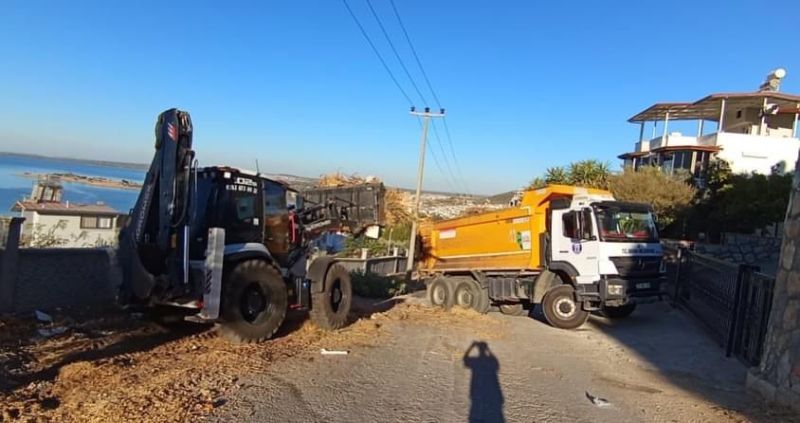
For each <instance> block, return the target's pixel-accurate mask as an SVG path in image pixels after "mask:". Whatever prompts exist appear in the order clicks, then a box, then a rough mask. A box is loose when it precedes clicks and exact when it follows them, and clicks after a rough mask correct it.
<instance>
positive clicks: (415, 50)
mask: <svg viewBox="0 0 800 423" xmlns="http://www.w3.org/2000/svg"><path fill="white" fill-rule="evenodd" d="M389 3H391V5H392V10H394V16H395V17H397V23H399V24H400V28H401V29H402V30H403V35H405V37H406V41H407V42H408V46H409V47H411V53H413V54H414V59H415V60H416V61H417V65H418V66H419V70H420V71H422V77H423V78H425V83H426V84H427V85H428V89H429V90H431V94H433V99H434V100H436V106H437V107H439V108H440V109H441V108H442V103H441V102H440V101H439V96H437V95H436V91H435V90H434V89H433V85H431V80H430V79H428V74H427V73H426V72H425V68H424V67H422V61H421V60H419V55H418V54H417V49H415V48H414V44H413V43H412V42H411V37H409V36H408V31H406V26H405V25H404V24H403V20H402V19H400V13H399V12H398V11H397V6H395V4H394V0H389Z"/></svg>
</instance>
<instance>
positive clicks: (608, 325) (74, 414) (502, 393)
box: [0, 298, 792, 423]
mask: <svg viewBox="0 0 800 423" xmlns="http://www.w3.org/2000/svg"><path fill="white" fill-rule="evenodd" d="M420 303H421V301H420V300H419V299H418V298H406V299H404V300H403V302H401V303H399V304H396V305H394V306H393V307H391V308H390V309H389V310H383V311H382V312H376V309H380V306H375V305H374V304H366V305H365V304H363V303H359V304H358V305H359V309H358V310H357V311H356V317H360V318H359V319H358V320H357V321H356V322H355V323H354V324H352V325H351V326H349V327H348V328H346V329H344V330H341V331H337V332H333V333H330V332H324V331H321V330H319V329H317V328H316V327H314V326H313V325H311V324H309V322H307V321H305V320H304V319H303V316H302V315H297V316H294V317H293V318H292V319H291V320H290V321H289V322H288V323H287V324H286V325H285V327H284V328H283V329H282V331H281V332H280V334H279V336H278V338H277V339H275V340H272V341H269V342H266V343H263V344H256V345H237V344H231V343H230V342H227V341H226V340H224V339H221V338H220V337H219V336H217V335H216V334H215V333H214V331H213V330H212V329H211V328H210V326H198V325H188V324H184V325H178V326H177V327H171V328H165V327H163V326H162V325H154V324H152V323H151V322H149V321H147V320H143V319H141V318H132V317H131V316H130V315H125V314H122V315H119V314H118V315H110V316H108V315H107V316H105V317H103V318H101V319H87V320H84V319H81V318H75V319H70V318H67V317H63V318H62V317H56V319H55V320H56V321H55V322H54V323H52V324H46V325H43V324H41V323H39V324H37V323H35V322H31V321H30V320H22V321H15V320H13V319H11V320H8V319H6V320H3V319H0V422H3V423H5V422H16V421H58V422H62V421H63V422H72V421H80V422H107V421H120V420H122V421H147V422H189V421H192V422H194V421H199V420H202V419H207V420H209V421H218V422H226V421H275V422H293V421H296V422H301V421H302V422H309V421H311V422H313V421H319V422H323V421H324V422H354V421H369V422H373V421H380V422H382V421H386V422H394V421H408V422H422V421H425V422H431V421H436V422H460V421H489V422H493V421H503V420H505V421H522V422H530V421H593V422H594V421H601V422H602V421H608V422H612V421H613V422H617V421H682V422H683V421H698V422H700V421H702V422H729V421H764V422H766V421H770V422H773V421H790V420H791V417H792V416H790V415H786V414H776V413H775V412H774V411H773V412H769V411H768V410H765V409H763V408H762V407H760V406H759V404H758V403H756V402H754V401H751V400H750V399H749V398H748V397H747V396H746V395H745V393H744V392H743V381H744V377H745V369H744V368H743V367H742V366H741V365H740V364H739V363H738V362H737V361H734V360H732V359H725V358H724V357H723V354H722V351H721V350H720V349H719V348H718V347H717V346H716V345H714V344H713V343H712V342H711V341H710V340H709V339H708V338H707V337H706V336H705V334H704V333H702V332H700V330H699V329H698V328H697V325H696V324H695V323H694V322H692V321H691V320H690V319H689V318H688V317H687V316H686V315H685V314H683V313H682V312H680V311H678V310H674V309H672V308H670V307H669V306H668V305H666V304H656V305H651V306H646V307H643V308H641V309H640V310H637V312H636V313H635V314H634V315H633V316H632V317H631V318H630V319H629V320H625V321H621V322H610V321H608V320H605V319H601V318H592V319H591V320H590V322H589V323H588V324H587V325H585V326H584V327H583V328H581V329H579V330H576V331H562V330H557V329H553V328H551V327H549V326H547V325H546V324H544V323H541V322H539V321H536V320H534V319H532V318H524V317H507V316H503V315H501V314H499V313H490V314H488V315H478V314H475V313H474V312H471V311H463V310H455V311H451V312H445V311H441V310H438V309H433V308H430V307H426V306H423V305H421V304H420ZM43 327H44V328H50V327H63V328H67V331H66V332H65V333H63V334H60V335H57V336H54V337H49V338H45V339H41V338H40V337H38V335H36V333H37V330H40V329H42V328H43ZM322 348H326V349H333V350H346V351H349V354H348V355H345V356H323V355H321V354H320V349H322ZM592 398H594V402H593V401H592Z"/></svg>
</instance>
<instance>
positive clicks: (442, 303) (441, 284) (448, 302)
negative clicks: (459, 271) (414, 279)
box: [428, 277, 455, 310]
mask: <svg viewBox="0 0 800 423" xmlns="http://www.w3.org/2000/svg"><path fill="white" fill-rule="evenodd" d="M454 297H455V290H454V289H453V284H452V283H450V281H449V280H447V279H446V278H443V277H438V278H435V279H434V280H432V281H431V282H430V283H428V299H429V300H430V302H431V305H433V306H434V307H441V308H443V309H445V310H449V309H450V308H451V307H453V304H454V302H455V298H454Z"/></svg>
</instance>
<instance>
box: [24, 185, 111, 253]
mask: <svg viewBox="0 0 800 423" xmlns="http://www.w3.org/2000/svg"><path fill="white" fill-rule="evenodd" d="M63 191H64V188H63V187H62V186H61V183H60V182H59V181H58V180H57V179H53V178H48V177H44V178H40V179H39V181H38V182H37V183H36V184H34V186H33V190H32V191H31V196H30V197H29V198H26V199H25V200H22V201H17V202H16V203H15V204H14V206H12V207H11V211H15V212H19V214H20V216H21V217H24V218H25V222H24V223H23V225H22V234H21V239H22V242H23V243H24V244H25V245H27V246H33V247H98V246H106V245H115V244H116V243H117V233H118V229H119V226H120V214H119V213H118V212H117V211H116V210H114V209H113V208H111V207H109V206H106V205H104V204H99V203H98V204H75V203H70V202H69V201H66V202H64V201H61V197H62V194H63Z"/></svg>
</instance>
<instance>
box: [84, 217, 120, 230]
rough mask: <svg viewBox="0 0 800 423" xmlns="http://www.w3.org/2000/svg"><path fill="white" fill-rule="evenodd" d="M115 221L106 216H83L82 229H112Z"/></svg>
mask: <svg viewBox="0 0 800 423" xmlns="http://www.w3.org/2000/svg"><path fill="white" fill-rule="evenodd" d="M113 227H114V221H113V219H112V218H111V217H106V216H81V229H111V228H113Z"/></svg>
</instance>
